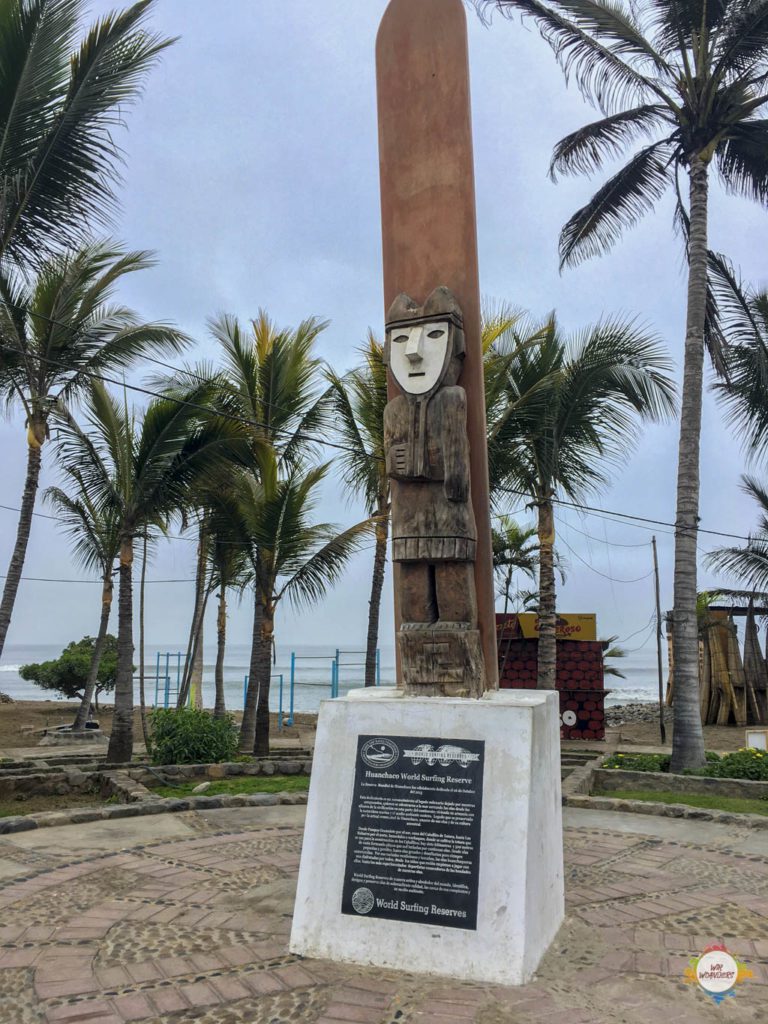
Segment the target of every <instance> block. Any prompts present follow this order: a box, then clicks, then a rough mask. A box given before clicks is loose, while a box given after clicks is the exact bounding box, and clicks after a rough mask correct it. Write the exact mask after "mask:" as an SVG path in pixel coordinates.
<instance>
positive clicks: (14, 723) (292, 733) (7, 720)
mask: <svg viewBox="0 0 768 1024" xmlns="http://www.w3.org/2000/svg"><path fill="white" fill-rule="evenodd" d="M76 711H77V703H76V702H75V701H64V700H47V701H42V700H20V701H15V702H14V703H13V704H0V756H2V755H3V751H4V750H10V749H13V748H14V747H33V746H35V745H36V744H37V742H38V740H39V739H40V737H41V736H42V733H43V730H44V729H52V728H55V727H56V726H58V725H71V724H72V721H73V720H74V717H75V713H76ZM234 717H235V720H236V721H237V722H238V723H239V722H240V719H241V718H242V713H239V714H235V716H234ZM96 718H97V720H98V722H99V725H100V726H101V728H102V730H103V732H105V733H107V734H109V732H110V729H111V728H112V706H111V705H104V706H102V708H101V710H100V711H99V713H98V715H96ZM315 722H316V716H315V715H296V725H297V726H301V727H302V729H303V730H306V729H307V727H309V728H311V727H312V726H313V725H314V724H315ZM271 730H272V736H275V737H276V736H280V737H281V738H283V737H284V738H285V739H295V740H296V741H297V742H298V740H299V730H298V728H296V727H293V728H287V727H285V728H283V730H282V732H280V733H278V731H277V715H272V722H271ZM134 736H135V737H136V740H137V742H138V741H140V740H141V721H140V719H139V712H138V710H137V711H136V712H135V715H134ZM49 749H50V750H51V751H54V750H55V751H56V752H57V753H62V754H63V753H66V752H67V751H68V750H70V749H71V748H70V747H51V748H49Z"/></svg>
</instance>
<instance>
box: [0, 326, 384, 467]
mask: <svg viewBox="0 0 768 1024" xmlns="http://www.w3.org/2000/svg"><path fill="white" fill-rule="evenodd" d="M0 352H9V353H12V354H13V355H18V354H19V350H18V349H16V348H11V347H10V346H8V345H0ZM35 359H37V360H39V361H40V362H43V363H49V364H50V365H52V366H61V367H63V368H64V369H67V370H68V369H69V366H68V364H67V363H65V362H63V361H62V360H61V359H52V358H51V357H50V356H41V355H35ZM70 372H71V371H70ZM180 372H183V371H180ZM75 375H76V376H81V377H86V378H87V379H88V380H99V381H101V382H102V383H103V384H113V385H114V386H115V387H118V388H124V389H125V390H126V391H134V392H136V393H137V394H139V395H144V396H146V397H149V398H157V399H159V400H161V401H164V402H172V403H173V404H174V405H181V406H186V407H187V408H189V409H195V410H196V411H198V412H204V413H205V414H206V415H207V416H211V415H214V416H218V417H220V418H221V419H224V420H229V421H230V422H231V423H239V424H240V425H241V426H245V427H258V428H259V429H260V430H268V431H270V432H271V433H272V434H275V435H280V434H282V435H284V436H285V437H287V438H290V439H292V440H301V441H308V442H309V443H310V444H319V445H323V446H324V447H326V448H335V449H337V450H338V451H343V452H350V453H353V454H356V452H355V450H354V449H353V448H350V447H349V445H342V444H337V443H336V442H335V441H329V440H328V438H325V437H314V436H313V435H311V434H302V433H301V432H300V431H298V430H297V431H290V430H281V429H279V428H276V427H272V426H270V424H269V423H264V422H261V421H259V420H255V419H251V418H250V417H248V416H238V415H237V414H236V413H231V412H227V411H226V410H225V409H219V408H217V407H216V406H212V405H200V403H199V402H191V401H190V400H189V399H188V398H177V397H176V396H175V395H170V394H164V393H162V392H158V391H152V390H151V389H150V388H143V387H140V386H139V385H138V384H128V383H127V381H125V380H119V379H116V378H115V377H108V376H107V375H106V374H104V373H95V372H94V371H93V370H86V369H80V370H78V371H77V373H76V374H75ZM371 457H372V458H375V456H371Z"/></svg>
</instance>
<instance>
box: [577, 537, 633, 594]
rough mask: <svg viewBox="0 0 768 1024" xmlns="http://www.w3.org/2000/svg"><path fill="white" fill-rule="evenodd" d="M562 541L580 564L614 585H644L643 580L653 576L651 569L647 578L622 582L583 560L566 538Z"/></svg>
mask: <svg viewBox="0 0 768 1024" xmlns="http://www.w3.org/2000/svg"><path fill="white" fill-rule="evenodd" d="M560 539H561V540H562V542H563V544H565V546H566V547H567V548H568V550H569V551H570V552H571V554H572V555H575V556H576V558H578V560H579V561H580V562H582V563H583V564H584V565H586V567H587V568H588V569H591V570H592V572H594V573H597V575H598V576H602V577H603V579H605V580H610V581H611V582H612V583H642V581H643V580H647V579H648V577H649V576H653V569H651V570H650V572H647V573H646V574H645V576H638V577H637V579H632V580H622V579H618V578H617V577H615V576H609V575H608V574H607V573H604V572H601V571H600V570H599V569H596V568H595V567H594V565H590V564H589V562H588V561H587V560H586V559H585V558H582V557H581V555H580V554H579V553H578V551H575V550H574V549H573V548H572V547H571V545H570V544H569V543H568V541H567V540H566V539H565V537H561V538H560Z"/></svg>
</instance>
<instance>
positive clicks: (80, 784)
mask: <svg viewBox="0 0 768 1024" xmlns="http://www.w3.org/2000/svg"><path fill="white" fill-rule="evenodd" d="M99 781H100V780H99V779H98V776H97V775H96V773H93V772H82V771H79V770H78V769H76V768H75V769H72V770H71V771H65V772H63V771H61V770H59V771H57V772H34V773H29V774H25V773H23V772H21V773H16V772H13V773H9V774H7V775H6V774H3V775H0V800H16V799H21V800H24V799H26V798H27V797H31V796H65V795H67V794H68V793H92V792H96V791H97V790H98V789H99Z"/></svg>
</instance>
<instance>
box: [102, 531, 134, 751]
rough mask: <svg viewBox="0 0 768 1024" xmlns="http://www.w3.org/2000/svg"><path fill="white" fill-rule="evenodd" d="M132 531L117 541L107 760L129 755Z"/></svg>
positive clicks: (131, 673)
mask: <svg viewBox="0 0 768 1024" xmlns="http://www.w3.org/2000/svg"><path fill="white" fill-rule="evenodd" d="M132 573H133V535H132V534H129V535H128V536H125V537H123V539H122V541H121V543H120V585H119V591H118V605H117V607H118V627H117V682H116V683H115V711H114V716H113V718H112V734H111V736H110V738H109V748H108V750H107V760H108V761H110V762H112V763H117V762H120V761H130V760H131V757H132V755H133V579H132Z"/></svg>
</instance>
